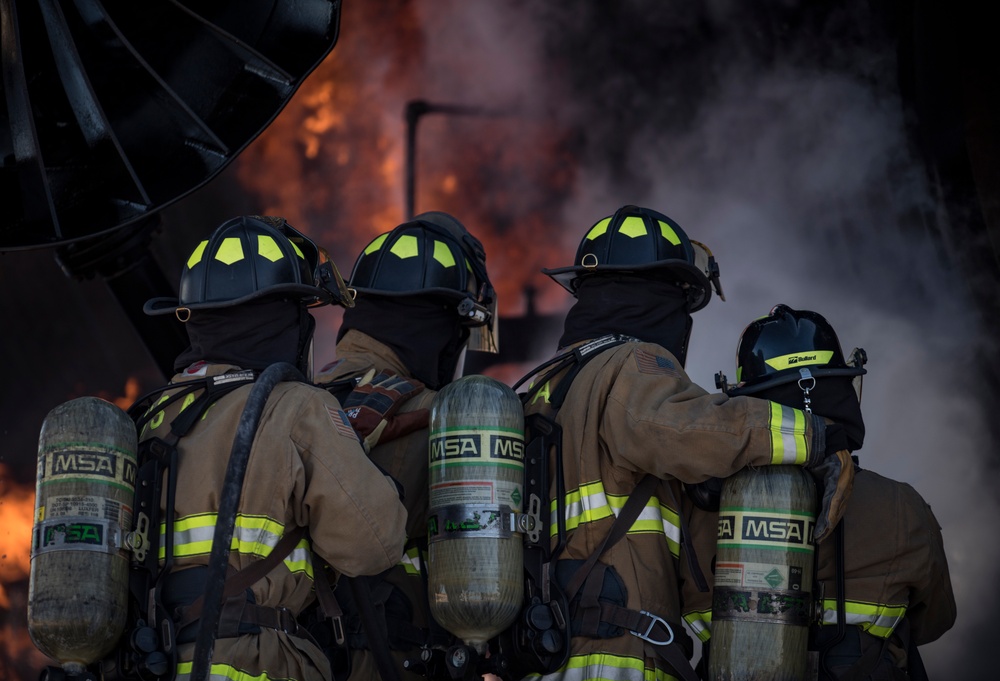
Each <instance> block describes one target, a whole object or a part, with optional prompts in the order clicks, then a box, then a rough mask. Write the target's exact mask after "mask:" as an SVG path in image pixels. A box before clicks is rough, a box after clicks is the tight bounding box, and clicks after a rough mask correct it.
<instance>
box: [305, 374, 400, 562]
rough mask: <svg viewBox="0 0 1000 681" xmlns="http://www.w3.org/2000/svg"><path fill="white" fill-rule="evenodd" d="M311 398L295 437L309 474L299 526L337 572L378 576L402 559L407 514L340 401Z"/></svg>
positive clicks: (327, 396) (323, 395)
mask: <svg viewBox="0 0 1000 681" xmlns="http://www.w3.org/2000/svg"><path fill="white" fill-rule="evenodd" d="M311 392H312V393H313V394H312V395H311V396H310V397H309V398H308V399H307V400H306V401H305V403H304V405H303V408H302V410H301V412H300V413H299V414H298V415H297V418H296V422H295V426H294V429H293V432H292V438H293V440H294V444H295V446H296V448H297V449H298V451H299V453H300V456H301V459H302V464H303V470H304V479H303V481H302V490H301V496H300V498H301V502H300V507H299V508H298V509H296V513H297V514H298V515H299V517H298V518H297V521H298V522H299V523H300V524H304V525H306V526H307V527H308V528H309V532H310V536H311V538H312V541H313V548H314V550H315V551H316V552H317V553H318V554H319V555H320V556H322V557H323V558H324V559H325V560H326V561H327V562H328V563H329V564H330V565H331V566H332V567H333V568H335V569H336V570H338V571H340V572H342V573H343V574H345V575H347V576H349V577H353V576H356V575H370V574H377V573H379V572H382V571H384V570H387V569H389V568H390V567H392V566H393V565H395V564H396V563H397V562H399V560H400V558H401V557H402V555H403V544H404V543H405V542H406V509H405V508H404V507H403V504H402V502H401V501H400V500H399V495H398V492H397V490H396V487H395V485H393V483H392V482H390V481H389V479H388V478H387V477H386V476H385V475H383V473H382V472H381V471H379V469H378V468H377V467H376V466H375V465H374V464H373V463H372V462H371V461H369V459H368V457H367V456H365V452H364V450H363V449H362V448H361V444H360V443H359V442H358V439H357V436H356V435H355V434H354V432H353V431H352V430H351V427H350V423H349V422H348V421H347V417H346V416H345V415H344V413H343V411H342V410H341V409H340V404H339V403H338V402H337V400H336V399H335V398H334V397H332V396H331V395H330V394H329V393H326V392H324V391H321V390H313V391H311Z"/></svg>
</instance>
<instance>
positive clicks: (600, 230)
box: [584, 218, 611, 241]
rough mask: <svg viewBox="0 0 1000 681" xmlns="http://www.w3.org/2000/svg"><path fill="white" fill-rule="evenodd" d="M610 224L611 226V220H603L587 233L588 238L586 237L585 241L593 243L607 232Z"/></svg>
mask: <svg viewBox="0 0 1000 681" xmlns="http://www.w3.org/2000/svg"><path fill="white" fill-rule="evenodd" d="M610 224H611V218H604V219H603V220H601V221H600V222H598V223H597V224H596V225H594V226H593V227H591V228H590V231H589V232H587V236H585V237H584V239H586V240H587V241H593V240H594V239H596V238H597V237H599V236H601V235H602V234H604V233H605V232H607V231H608V225H610Z"/></svg>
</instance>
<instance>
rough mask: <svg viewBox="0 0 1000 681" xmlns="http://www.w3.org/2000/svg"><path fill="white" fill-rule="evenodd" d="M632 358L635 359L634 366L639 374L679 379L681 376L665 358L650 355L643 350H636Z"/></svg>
mask: <svg viewBox="0 0 1000 681" xmlns="http://www.w3.org/2000/svg"><path fill="white" fill-rule="evenodd" d="M633 356H634V357H635V364H636V366H637V367H638V368H639V373H642V374H664V375H665V376H676V377H680V375H681V374H680V372H679V371H677V367H675V366H674V363H673V362H672V361H671V360H669V359H667V358H666V357H660V356H659V355H651V354H649V353H648V352H645V351H644V350H636V351H635V354H634V355H633Z"/></svg>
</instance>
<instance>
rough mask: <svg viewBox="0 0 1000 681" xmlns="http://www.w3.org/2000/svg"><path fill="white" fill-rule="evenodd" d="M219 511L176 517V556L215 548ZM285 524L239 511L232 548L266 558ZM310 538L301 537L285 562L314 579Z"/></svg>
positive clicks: (201, 553) (162, 548)
mask: <svg viewBox="0 0 1000 681" xmlns="http://www.w3.org/2000/svg"><path fill="white" fill-rule="evenodd" d="M217 521H218V515H217V514H215V513H202V514H199V515H193V516H187V517H185V518H178V519H177V520H175V521H174V558H186V557H190V556H207V555H208V554H210V553H211V552H212V540H213V539H214V538H215V524H216V522H217ZM166 527H167V526H166V523H160V550H159V559H160V560H163V559H164V558H166V555H167V554H166V543H165V541H164V539H165V536H166ZM284 533H285V526H284V525H282V524H281V523H279V522H277V521H275V520H272V519H270V518H267V517H265V516H252V515H243V514H238V515H237V516H236V525H235V527H233V540H232V543H231V544H230V546H229V548H230V550H231V551H236V552H237V553H239V554H241V555H250V556H258V557H260V558H263V557H264V556H267V555H268V554H270V553H271V551H272V550H273V549H274V547H275V546H276V545H277V543H278V541H279V540H280V539H281V537H282V535H284ZM311 553H312V552H311V550H310V547H309V541H308V540H307V539H301V540H299V543H298V544H296V545H295V548H294V549H292V552H291V553H289V554H288V555H287V556H285V559H284V563H285V566H286V567H287V568H288V570H289V572H304V573H306V575H308V576H309V578H310V579H312V576H313V567H312V555H311Z"/></svg>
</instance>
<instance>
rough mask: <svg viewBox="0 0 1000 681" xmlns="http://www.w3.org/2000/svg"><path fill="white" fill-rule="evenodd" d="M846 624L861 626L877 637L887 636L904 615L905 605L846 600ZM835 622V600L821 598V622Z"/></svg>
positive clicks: (863, 629)
mask: <svg viewBox="0 0 1000 681" xmlns="http://www.w3.org/2000/svg"><path fill="white" fill-rule="evenodd" d="M844 614H845V619H846V621H847V624H850V625H853V626H856V627H861V630H862V631H865V632H868V633H869V634H871V635H872V636H877V637H879V638H889V636H891V635H892V632H893V631H895V629H896V627H897V626H898V625H899V623H900V622H901V621H902V619H903V616H905V615H906V606H905V605H882V604H879V603H864V602H861V601H847V602H846V603H845V604H844ZM836 623H837V601H836V600H834V599H832V598H825V599H823V624H824V625H826V624H836Z"/></svg>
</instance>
